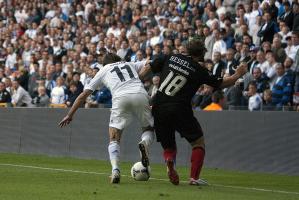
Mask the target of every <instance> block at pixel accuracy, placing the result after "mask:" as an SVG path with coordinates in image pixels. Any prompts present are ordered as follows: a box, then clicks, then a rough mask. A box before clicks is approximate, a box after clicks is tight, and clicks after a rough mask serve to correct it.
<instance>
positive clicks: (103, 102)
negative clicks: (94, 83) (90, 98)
mask: <svg viewBox="0 0 299 200" xmlns="http://www.w3.org/2000/svg"><path fill="white" fill-rule="evenodd" d="M95 101H96V103H97V104H99V105H100V106H101V107H105V108H111V107H112V95H111V92H110V90H109V89H108V88H107V87H102V88H101V89H100V90H99V91H97V93H96V96H95Z"/></svg>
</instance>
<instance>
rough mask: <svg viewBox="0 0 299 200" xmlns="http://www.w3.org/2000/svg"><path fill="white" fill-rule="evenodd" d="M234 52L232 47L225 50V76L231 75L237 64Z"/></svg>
mask: <svg viewBox="0 0 299 200" xmlns="http://www.w3.org/2000/svg"><path fill="white" fill-rule="evenodd" d="M234 53H235V51H234V50H233V49H228V50H227V52H226V66H225V69H226V70H225V76H231V75H233V74H234V73H235V71H236V69H237V66H238V65H239V62H238V61H237V60H236V59H235V58H234Z"/></svg>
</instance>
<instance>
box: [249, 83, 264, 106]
mask: <svg viewBox="0 0 299 200" xmlns="http://www.w3.org/2000/svg"><path fill="white" fill-rule="evenodd" d="M247 95H248V96H249V99H248V110H250V111H256V110H261V108H262V103H263V101H262V98H261V96H260V95H259V93H257V85H256V83H255V82H254V81H252V82H250V83H249V87H248V93H247Z"/></svg>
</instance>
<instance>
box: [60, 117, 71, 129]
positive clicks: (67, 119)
mask: <svg viewBox="0 0 299 200" xmlns="http://www.w3.org/2000/svg"><path fill="white" fill-rule="evenodd" d="M71 121H72V118H71V117H70V116H68V115H67V116H65V117H64V118H63V119H62V120H61V122H59V127H60V128H62V127H64V126H66V125H68V124H69V123H71Z"/></svg>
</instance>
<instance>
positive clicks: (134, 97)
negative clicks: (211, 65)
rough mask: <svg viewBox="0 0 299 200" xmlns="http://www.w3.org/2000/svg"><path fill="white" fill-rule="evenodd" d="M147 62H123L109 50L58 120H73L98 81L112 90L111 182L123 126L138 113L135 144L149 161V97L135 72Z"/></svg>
mask: <svg viewBox="0 0 299 200" xmlns="http://www.w3.org/2000/svg"><path fill="white" fill-rule="evenodd" d="M145 64H146V61H143V62H136V63H132V62H123V61H121V58H120V57H119V56H117V55H116V54H112V53H108V54H106V55H105V57H104V67H103V68H101V69H100V71H99V72H98V73H97V74H96V75H95V77H94V78H93V79H92V80H91V81H90V83H89V84H87V85H86V86H85V88H84V91H83V92H82V93H81V94H80V95H79V96H78V98H77V99H76V101H75V103H74V104H73V106H72V108H71V109H70V111H69V112H68V114H67V115H66V116H65V117H64V118H63V120H62V121H61V122H60V123H59V126H60V127H63V126H66V125H67V124H69V123H70V122H71V121H72V118H73V115H74V114H75V112H76V111H77V109H78V108H79V107H80V106H81V104H82V103H84V101H85V100H86V98H87V97H88V96H89V95H90V94H91V93H92V92H93V91H94V90H95V89H96V88H98V87H99V86H100V85H102V84H103V85H105V86H106V87H107V88H109V90H110V91H111V93H112V109H111V115H110V123H109V136H110V143H109V146H108V152H109V157H110V162H111V165H112V175H111V183H119V182H120V168H119V161H120V138H121V133H122V131H123V129H124V128H125V127H126V126H127V125H128V123H129V122H130V121H131V119H132V116H135V117H137V119H138V120H139V121H140V123H141V127H142V131H143V133H142V136H141V142H139V144H138V147H139V150H140V154H141V162H142V164H143V165H144V166H145V167H148V165H149V158H148V147H149V145H151V144H152V143H153V141H154V131H153V125H154V121H153V117H152V114H151V110H150V106H149V97H148V94H147V92H146V91H145V89H144V86H143V84H142V82H141V81H140V79H139V76H138V72H139V71H140V69H141V68H142V67H143V66H144V65H145Z"/></svg>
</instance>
